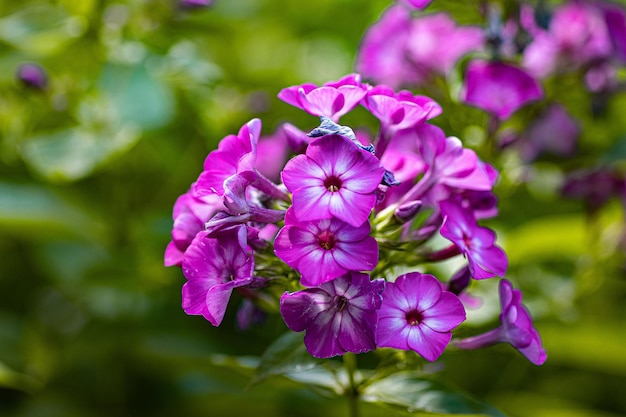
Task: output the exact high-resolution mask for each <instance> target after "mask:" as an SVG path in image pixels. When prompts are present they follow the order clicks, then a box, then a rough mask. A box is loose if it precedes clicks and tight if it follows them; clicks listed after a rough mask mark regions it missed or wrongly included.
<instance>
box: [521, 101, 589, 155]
mask: <svg viewBox="0 0 626 417" xmlns="http://www.w3.org/2000/svg"><path fill="white" fill-rule="evenodd" d="M579 135H580V127H579V126H578V123H577V122H576V119H574V118H573V117H572V116H571V115H570V114H569V113H568V112H567V110H566V109H565V108H564V107H563V106H562V105H560V104H556V103H555V104H552V105H550V106H549V107H548V108H546V109H545V110H544V111H543V112H542V113H541V114H540V115H539V117H537V118H536V119H535V120H533V122H532V123H531V125H530V126H529V127H528V129H527V130H526V131H525V132H523V133H522V134H521V136H520V138H519V140H520V144H519V145H520V148H521V149H520V153H521V156H522V159H523V160H524V161H527V162H530V161H533V160H534V159H536V158H537V157H538V156H539V155H540V154H542V153H551V154H554V155H559V156H571V155H572V154H573V153H574V151H575V150H576V140H577V138H578V136H579Z"/></svg>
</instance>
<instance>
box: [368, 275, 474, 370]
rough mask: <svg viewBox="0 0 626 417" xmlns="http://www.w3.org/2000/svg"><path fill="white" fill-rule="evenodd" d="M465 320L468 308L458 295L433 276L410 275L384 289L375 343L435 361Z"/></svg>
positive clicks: (388, 284) (401, 277) (398, 279)
mask: <svg viewBox="0 0 626 417" xmlns="http://www.w3.org/2000/svg"><path fill="white" fill-rule="evenodd" d="M464 320H465V309H464V308H463V304H462V303H461V301H459V299H458V297H457V296H456V295H454V294H453V293H451V292H449V291H445V290H444V289H443V287H442V285H441V283H440V282H439V280H437V278H435V277H434V276H432V275H428V274H420V273H418V272H411V273H408V274H405V275H401V276H399V277H398V278H397V279H396V281H395V282H390V283H387V285H386V287H385V291H384V292H383V303H382V306H381V307H380V310H379V311H378V327H377V329H376V344H377V345H378V346H380V347H392V348H397V349H402V350H414V351H416V352H417V353H419V354H420V355H422V356H423V357H424V358H425V359H427V360H429V361H434V360H436V359H437V358H438V357H439V356H440V355H441V354H442V353H443V351H444V349H445V348H446V346H447V345H448V343H449V342H450V339H451V338H452V329H454V328H455V327H457V326H458V325H459V324H461V322H463V321H464Z"/></svg>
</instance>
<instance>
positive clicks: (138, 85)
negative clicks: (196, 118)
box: [100, 64, 174, 129]
mask: <svg viewBox="0 0 626 417" xmlns="http://www.w3.org/2000/svg"><path fill="white" fill-rule="evenodd" d="M100 87H101V89H102V91H103V92H105V93H106V94H107V95H108V96H109V97H110V99H111V101H112V104H113V109H114V111H115V112H116V116H117V118H118V119H119V120H120V122H122V123H128V124H134V125H136V126H138V127H140V128H142V129H154V128H157V127H162V126H165V125H166V124H167V123H168V122H169V121H170V120H171V118H172V116H173V115H174V98H173V96H172V92H171V91H170V89H169V88H168V87H167V86H166V85H165V84H163V83H162V82H160V81H159V80H158V79H157V78H155V77H154V76H153V75H152V74H151V73H150V72H149V71H148V70H147V69H146V68H145V66H144V65H142V64H138V65H136V66H122V65H108V66H106V67H105V68H104V72H103V73H102V75H101V78H100Z"/></svg>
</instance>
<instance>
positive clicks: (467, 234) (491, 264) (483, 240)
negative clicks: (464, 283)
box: [439, 200, 508, 279]
mask: <svg viewBox="0 0 626 417" xmlns="http://www.w3.org/2000/svg"><path fill="white" fill-rule="evenodd" d="M439 207H440V208H441V214H442V216H443V219H444V220H443V225H442V226H441V230H440V233H441V236H443V237H445V238H446V239H448V240H450V241H451V242H453V243H454V244H456V246H457V247H458V248H459V249H460V250H461V253H462V254H463V255H464V256H466V257H467V260H468V263H469V269H470V272H471V275H472V277H473V278H474V279H484V278H490V277H493V276H504V274H505V273H506V269H507V265H508V261H507V258H506V254H505V253H504V251H503V250H502V248H500V247H499V246H496V245H495V240H496V234H495V233H494V232H493V231H492V230H490V229H488V228H486V227H481V226H478V224H477V223H476V219H475V218H474V216H473V215H472V214H471V212H468V210H465V209H463V208H462V207H461V206H459V205H458V204H457V203H455V202H453V201H449V200H448V201H442V202H440V203H439Z"/></svg>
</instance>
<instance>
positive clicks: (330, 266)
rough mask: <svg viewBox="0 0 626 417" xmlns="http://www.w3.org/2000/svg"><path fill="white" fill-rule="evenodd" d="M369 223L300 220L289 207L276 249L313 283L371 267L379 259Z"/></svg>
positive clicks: (303, 279)
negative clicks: (357, 224) (352, 224)
mask: <svg viewBox="0 0 626 417" xmlns="http://www.w3.org/2000/svg"><path fill="white" fill-rule="evenodd" d="M369 232H370V225H369V223H368V222H365V223H362V224H361V225H360V226H359V227H353V226H351V225H349V224H348V223H344V222H342V221H341V220H338V219H336V218H330V219H324V220H316V221H306V222H305V221H298V219H297V218H296V217H295V216H294V214H293V209H291V208H290V209H289V210H287V214H286V215H285V226H284V227H283V228H282V229H281V230H280V231H279V232H278V235H277V236H276V240H275V242H274V252H275V253H276V256H278V257H279V258H280V259H282V260H283V261H284V262H285V263H286V264H287V265H289V266H290V267H292V268H294V269H296V270H297V271H298V272H300V274H302V277H301V279H300V282H301V283H302V285H304V286H307V287H314V286H317V285H320V284H322V283H324V282H326V281H330V280H331V279H334V278H337V277H338V276H341V275H343V274H345V273H346V272H347V271H371V270H372V269H374V267H375V266H376V264H377V263H378V243H377V242H376V239H374V238H373V237H371V236H370V235H369Z"/></svg>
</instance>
